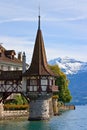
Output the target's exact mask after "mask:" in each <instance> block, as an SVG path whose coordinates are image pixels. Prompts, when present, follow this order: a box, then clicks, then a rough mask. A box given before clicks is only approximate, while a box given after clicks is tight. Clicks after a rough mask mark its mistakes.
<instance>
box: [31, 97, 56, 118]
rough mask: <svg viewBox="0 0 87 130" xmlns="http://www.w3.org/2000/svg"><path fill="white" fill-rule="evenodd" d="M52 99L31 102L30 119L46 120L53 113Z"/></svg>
mask: <svg viewBox="0 0 87 130" xmlns="http://www.w3.org/2000/svg"><path fill="white" fill-rule="evenodd" d="M51 102H52V99H51V98H49V99H45V100H44V99H37V100H32V101H31V102H30V105H29V106H30V110H29V113H30V114H29V120H46V119H49V118H50V116H51V115H52V112H53V111H52V103H51Z"/></svg>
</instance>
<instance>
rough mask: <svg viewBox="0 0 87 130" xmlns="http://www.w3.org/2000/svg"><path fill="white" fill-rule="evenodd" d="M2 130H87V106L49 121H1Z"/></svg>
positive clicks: (0, 128) (0, 127) (0, 129)
mask: <svg viewBox="0 0 87 130" xmlns="http://www.w3.org/2000/svg"><path fill="white" fill-rule="evenodd" d="M0 130H87V105H86V106H76V109H75V110H70V111H66V112H64V113H62V115H60V116H55V117H53V118H52V119H50V120H49V121H31V122H29V121H27V120H24V121H23V120H22V121H16V120H14V121H11V120H10V121H1V122H0Z"/></svg>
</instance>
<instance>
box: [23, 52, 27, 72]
mask: <svg viewBox="0 0 87 130" xmlns="http://www.w3.org/2000/svg"><path fill="white" fill-rule="evenodd" d="M25 71H26V55H25V52H23V56H22V73H24V72H25Z"/></svg>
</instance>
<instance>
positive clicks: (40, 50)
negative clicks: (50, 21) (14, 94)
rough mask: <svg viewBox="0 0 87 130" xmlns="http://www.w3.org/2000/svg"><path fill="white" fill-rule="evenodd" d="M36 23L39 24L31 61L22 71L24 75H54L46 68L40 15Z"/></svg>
mask: <svg viewBox="0 0 87 130" xmlns="http://www.w3.org/2000/svg"><path fill="white" fill-rule="evenodd" d="M38 23H39V24H38V30H37V36H36V41H35V46H34V52H33V57H32V62H31V65H30V67H29V69H28V70H27V71H26V72H25V73H24V76H35V75H42V76H54V74H53V72H52V71H51V70H50V69H49V68H48V63H47V58H46V52H45V47H44V41H43V36H42V32H41V29H40V16H39V22H38Z"/></svg>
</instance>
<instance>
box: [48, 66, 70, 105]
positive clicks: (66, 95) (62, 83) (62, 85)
mask: <svg viewBox="0 0 87 130" xmlns="http://www.w3.org/2000/svg"><path fill="white" fill-rule="evenodd" d="M49 67H50V69H51V70H52V71H53V72H54V74H56V75H57V78H56V82H55V84H56V85H57V86H58V88H59V92H58V97H59V98H58V100H59V101H62V102H63V103H68V102H70V100H71V99H72V97H71V94H70V91H69V88H68V84H69V81H68V79H67V77H66V75H65V74H64V73H63V72H62V71H61V70H60V68H59V67H58V65H54V66H50V65H49Z"/></svg>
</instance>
